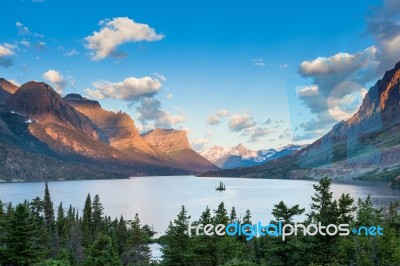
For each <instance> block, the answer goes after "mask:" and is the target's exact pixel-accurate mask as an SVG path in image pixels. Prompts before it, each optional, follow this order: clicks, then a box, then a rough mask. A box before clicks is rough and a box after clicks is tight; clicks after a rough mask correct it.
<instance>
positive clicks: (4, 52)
mask: <svg viewBox="0 0 400 266" xmlns="http://www.w3.org/2000/svg"><path fill="white" fill-rule="evenodd" d="M15 48H16V46H15V45H12V44H9V43H3V44H0V65H1V66H3V67H10V66H12V65H13V63H14V62H13V59H12V56H13V55H14V49H15Z"/></svg>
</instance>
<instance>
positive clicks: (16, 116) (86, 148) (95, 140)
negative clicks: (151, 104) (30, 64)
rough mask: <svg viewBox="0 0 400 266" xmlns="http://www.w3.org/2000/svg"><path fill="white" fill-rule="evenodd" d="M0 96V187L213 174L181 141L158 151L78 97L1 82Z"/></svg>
mask: <svg viewBox="0 0 400 266" xmlns="http://www.w3.org/2000/svg"><path fill="white" fill-rule="evenodd" d="M0 93H2V95H3V96H5V97H3V98H1V99H2V100H3V102H0V105H1V108H0V182H1V181H13V180H16V181H23V180H29V181H35V180H48V179H57V180H66V179H96V178H126V177H129V176H143V175H182V174H190V173H196V172H199V171H208V170H216V169H218V168H217V167H216V166H215V165H213V164H212V163H210V162H208V161H207V160H206V159H205V158H203V157H201V156H200V155H199V154H197V153H195V152H194V151H193V150H191V148H190V145H188V140H187V137H186V135H185V138H179V139H177V138H176V136H175V134H169V135H165V136H164V137H163V143H166V142H168V141H169V142H171V143H174V145H175V146H179V145H181V146H182V147H184V148H183V149H180V150H164V149H163V145H159V144H158V143H154V142H153V143H149V142H148V141H146V140H145V139H144V138H143V137H142V136H141V135H140V134H139V132H138V130H137V129H136V127H135V123H134V121H133V120H132V119H131V118H130V116H129V115H128V114H126V113H122V112H117V113H116V112H111V111H107V110H104V109H103V108H102V107H101V105H100V104H99V103H98V102H97V101H93V100H89V99H86V98H84V97H82V96H81V95H79V94H69V95H67V96H65V97H64V98H62V97H61V96H60V95H59V94H58V93H57V92H56V91H54V90H53V89H52V88H51V87H50V86H49V85H48V84H46V83H43V82H35V81H30V82H27V83H25V84H23V85H22V86H21V87H17V86H15V85H13V84H11V83H10V82H8V81H6V80H4V79H0ZM155 132H158V131H157V130H156V131H155ZM170 138H171V139H170ZM180 142H182V143H180ZM158 147H160V148H161V149H162V150H160V149H159V148H158Z"/></svg>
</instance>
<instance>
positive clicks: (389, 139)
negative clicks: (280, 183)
mask: <svg viewBox="0 0 400 266" xmlns="http://www.w3.org/2000/svg"><path fill="white" fill-rule="evenodd" d="M399 87H400V63H397V64H396V66H395V67H394V68H393V69H391V70H389V71H387V72H386V73H385V74H384V76H383V78H382V79H381V80H379V81H378V82H377V83H376V84H375V85H374V86H373V87H371V88H370V90H369V91H368V93H367V95H366V96H365V98H364V100H363V103H362V105H361V107H360V108H359V110H358V111H357V113H355V114H354V115H353V116H352V117H351V118H350V119H348V120H347V121H342V122H340V123H338V124H336V125H335V126H334V127H333V128H332V130H331V131H330V132H328V133H327V134H326V135H325V136H323V137H322V138H320V139H318V140H317V141H315V142H314V143H313V144H311V145H309V146H307V147H305V148H303V149H301V150H299V151H298V152H295V153H293V154H292V155H289V156H285V157H282V158H279V159H277V160H274V161H272V162H269V163H267V164H262V165H259V166H254V167H248V168H241V169H237V170H236V169H235V170H223V171H218V172H208V173H204V174H203V175H205V176H241V177H259V178H321V177H323V176H326V175H327V176H330V177H332V178H359V179H373V180H377V179H381V180H399V178H398V176H400V159H399V158H400V137H399V134H400V90H399ZM396 178H397V179H396Z"/></svg>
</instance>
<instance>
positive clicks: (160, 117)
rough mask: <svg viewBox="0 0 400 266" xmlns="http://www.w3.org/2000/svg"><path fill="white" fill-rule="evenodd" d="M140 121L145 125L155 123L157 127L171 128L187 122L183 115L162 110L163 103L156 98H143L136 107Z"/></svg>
mask: <svg viewBox="0 0 400 266" xmlns="http://www.w3.org/2000/svg"><path fill="white" fill-rule="evenodd" d="M136 111H137V112H138V120H139V121H140V122H141V123H142V124H143V125H144V126H146V125H148V123H149V122H154V126H155V127H162V128H169V127H171V126H174V125H176V124H179V123H181V122H183V121H185V120H186V117H185V116H183V115H180V114H178V115H173V114H171V113H169V112H167V111H165V110H162V109H161V102H160V101H159V100H157V99H155V98H154V97H147V96H145V97H142V98H141V99H140V101H139V103H138V105H137V107H136Z"/></svg>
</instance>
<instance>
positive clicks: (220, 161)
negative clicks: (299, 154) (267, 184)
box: [201, 143, 303, 169]
mask: <svg viewBox="0 0 400 266" xmlns="http://www.w3.org/2000/svg"><path fill="white" fill-rule="evenodd" d="M302 147H303V146H299V145H288V146H286V147H283V148H281V149H277V150H275V149H267V150H258V151H253V150H249V149H247V148H246V147H244V146H243V144H242V143H239V144H238V145H237V146H235V147H233V148H231V149H227V148H223V147H220V146H214V147H212V148H211V149H209V150H206V151H203V152H202V153H201V155H203V156H204V157H205V158H207V159H208V160H209V161H210V162H212V163H214V164H215V165H217V166H218V167H220V168H223V169H233V168H239V167H249V166H255V165H260V164H263V163H266V162H269V161H271V160H274V159H277V158H280V157H283V156H287V155H290V154H292V153H294V152H295V151H297V150H299V149H301V148H302Z"/></svg>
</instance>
